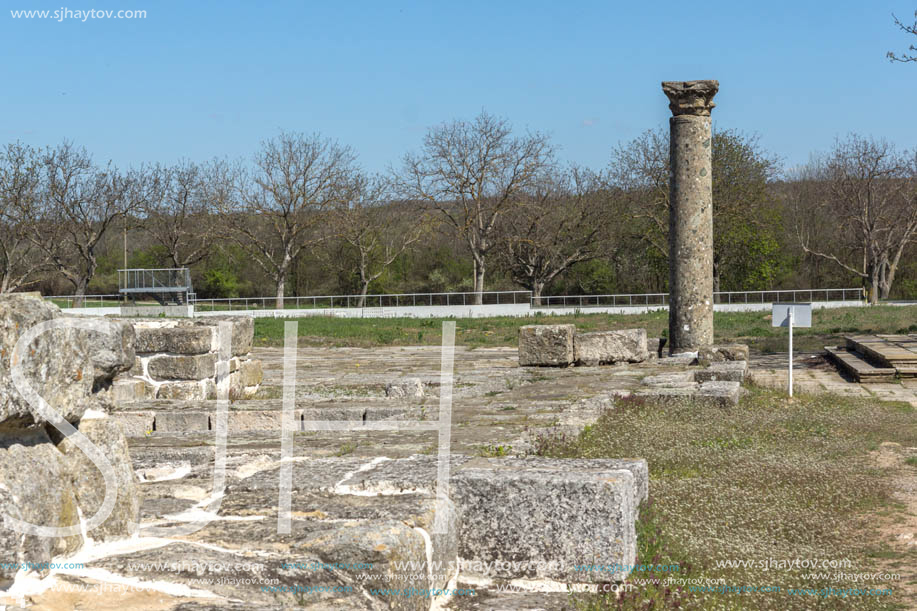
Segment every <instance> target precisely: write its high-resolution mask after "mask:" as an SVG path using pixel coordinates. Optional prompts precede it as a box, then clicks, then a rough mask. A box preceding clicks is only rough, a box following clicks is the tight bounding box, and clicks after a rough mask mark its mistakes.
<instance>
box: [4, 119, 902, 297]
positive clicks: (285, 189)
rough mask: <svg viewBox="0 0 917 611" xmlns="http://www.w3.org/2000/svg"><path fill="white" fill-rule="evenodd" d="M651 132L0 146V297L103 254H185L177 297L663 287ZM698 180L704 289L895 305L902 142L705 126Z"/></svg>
mask: <svg viewBox="0 0 917 611" xmlns="http://www.w3.org/2000/svg"><path fill="white" fill-rule="evenodd" d="M668 142H669V140H668V133H667V130H666V129H663V128H660V129H656V130H650V131H647V132H645V133H644V134H642V135H641V136H639V137H638V138H636V139H634V140H633V141H630V142H626V143H622V144H620V145H619V146H617V147H616V148H613V149H611V148H610V149H609V156H608V159H609V162H608V165H607V166H606V167H603V168H582V167H577V166H575V165H570V164H566V163H564V161H563V160H562V159H560V158H559V156H558V154H557V151H556V150H555V147H554V146H553V145H552V143H551V141H550V139H549V138H548V137H546V136H545V135H543V134H540V133H537V132H524V133H521V132H514V131H513V129H512V127H511V125H510V124H509V122H508V121H507V120H506V119H502V118H499V117H494V116H492V115H488V114H486V113H482V114H481V115H479V116H478V117H476V118H474V119H472V120H470V121H452V122H447V123H443V124H440V125H438V126H435V127H433V128H431V129H430V130H429V131H428V132H427V134H426V136H425V137H424V138H423V140H422V141H421V142H419V143H418V147H417V150H416V151H415V152H413V153H409V154H406V155H405V156H404V158H403V159H401V160H398V161H397V162H395V163H393V165H392V167H393V170H391V171H390V172H389V173H388V174H385V175H370V174H367V173H366V172H364V171H363V170H362V169H361V168H360V166H359V164H358V158H357V153H356V151H354V150H353V149H351V148H349V147H347V146H345V145H342V144H340V143H338V142H336V141H334V140H331V139H328V138H325V137H323V136H321V135H317V134H314V135H306V134H298V133H287V132H282V133H280V134H278V135H277V136H275V137H273V138H271V139H269V140H266V141H265V142H263V143H262V146H261V149H260V150H258V151H257V152H255V153H254V155H253V156H252V157H251V158H250V159H245V160H230V159H214V160H209V161H201V162H198V161H191V160H187V161H183V162H181V163H179V164H177V165H175V166H163V165H152V166H144V167H138V168H130V169H119V168H116V167H114V166H112V165H110V164H100V163H98V162H96V161H95V160H94V159H93V157H92V156H91V155H90V153H89V152H88V151H86V150H85V149H83V148H81V147H79V146H77V145H76V144H74V143H70V142H65V143H63V144H59V145H57V146H54V147H49V148H46V149H36V148H32V147H29V146H27V145H24V144H22V143H19V142H16V143H11V144H8V145H7V146H6V147H5V148H3V149H2V151H0V292H12V291H22V290H40V291H41V292H43V293H44V294H46V295H51V294H55V295H60V294H110V293H116V292H117V288H118V286H117V282H118V280H117V271H116V270H117V269H119V268H122V267H125V266H126V267H131V268H134V267H145V268H153V267H184V266H187V267H190V268H191V270H192V277H193V283H194V287H195V290H196V292H197V294H198V297H239V296H241V297H245V296H284V295H285V296H297V295H300V296H304V295H343V294H361V293H362V294H366V293H409V292H447V291H448V292H453V291H468V292H479V291H482V290H485V291H491V290H511V289H517V290H518V289H526V290H531V291H533V292H534V293H535V294H536V295H540V294H544V295H551V294H571V295H580V294H587V295H588V294H605V293H648V292H665V291H667V280H668V279H667V274H668V272H667V254H668V253H667V246H666V245H667V233H668V196H669V168H668ZM713 191H714V200H713V203H714V284H715V290H721V291H734V290H735V291H739V290H766V289H779V288H832V287H834V288H841V287H863V288H864V289H865V290H866V291H867V293H868V294H869V295H870V298H871V299H872V300H874V301H875V300H878V299H886V298H912V299H913V298H917V256H915V255H917V151H901V150H897V149H896V148H895V147H894V146H893V145H891V144H889V143H888V142H885V141H881V140H876V139H873V138H870V137H863V136H858V135H850V136H847V137H846V138H843V139H839V140H838V141H837V142H835V144H834V146H833V147H832V148H831V149H830V150H826V151H817V152H813V156H812V161H811V162H810V163H808V164H807V165H805V166H803V167H797V168H791V169H789V168H784V167H781V164H780V161H779V157H778V156H777V155H775V154H774V153H771V152H769V151H766V150H764V149H763V148H762V147H761V145H760V142H759V140H758V139H757V138H756V137H755V136H753V135H748V134H744V133H740V132H737V131H733V130H728V129H727V130H722V129H719V130H715V131H714V136H713ZM125 257H126V260H125Z"/></svg>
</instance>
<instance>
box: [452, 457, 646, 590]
mask: <svg viewBox="0 0 917 611" xmlns="http://www.w3.org/2000/svg"><path fill="white" fill-rule="evenodd" d="M527 462H529V461H527V460H526V459H516V460H513V459H510V460H505V459H502V460H501V459H476V460H473V461H469V462H468V463H466V464H465V465H463V466H462V468H461V469H460V470H459V471H458V472H457V473H456V474H455V476H454V478H453V480H452V494H453V499H454V500H455V503H456V507H457V508H458V511H459V513H460V515H461V527H460V533H459V555H460V557H462V558H463V559H465V560H470V561H471V562H472V563H474V562H475V561H479V562H480V563H481V565H482V566H487V567H489V570H490V574H487V575H485V576H486V577H491V578H493V577H497V578H503V579H516V578H525V579H553V580H556V581H562V582H564V583H585V582H608V581H619V580H622V579H623V578H624V577H626V572H624V571H621V570H618V571H614V570H613V567H615V565H633V564H634V559H635V556H636V531H635V527H634V520H635V516H636V505H637V502H638V495H639V494H642V492H638V491H637V485H636V482H635V477H634V473H633V472H632V471H631V470H628V469H614V468H609V466H610V465H607V464H596V465H595V466H592V465H589V464H588V463H590V462H592V461H587V460H583V461H576V462H577V465H576V467H575V468H571V466H570V465H569V464H565V463H566V462H567V461H562V460H559V461H552V460H544V459H542V460H537V459H536V460H535V461H531V462H529V464H526V463H527ZM596 462H597V463H602V462H603V461H596ZM584 565H588V566H591V567H595V566H601V567H607V570H582V567H583V566H584ZM578 569H579V570H578Z"/></svg>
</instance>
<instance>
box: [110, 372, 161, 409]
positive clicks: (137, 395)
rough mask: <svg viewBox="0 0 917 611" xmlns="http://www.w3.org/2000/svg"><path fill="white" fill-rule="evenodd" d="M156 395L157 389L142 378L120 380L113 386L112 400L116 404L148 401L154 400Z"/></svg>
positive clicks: (113, 383)
mask: <svg viewBox="0 0 917 611" xmlns="http://www.w3.org/2000/svg"><path fill="white" fill-rule="evenodd" d="M155 393H156V389H154V388H153V386H152V385H151V384H150V383H149V382H147V381H146V380H141V379H140V378H119V379H117V380H115V381H114V382H112V384H111V399H112V401H114V402H115V404H118V403H130V402H132V401H146V400H147V399H153V398H154V396H155Z"/></svg>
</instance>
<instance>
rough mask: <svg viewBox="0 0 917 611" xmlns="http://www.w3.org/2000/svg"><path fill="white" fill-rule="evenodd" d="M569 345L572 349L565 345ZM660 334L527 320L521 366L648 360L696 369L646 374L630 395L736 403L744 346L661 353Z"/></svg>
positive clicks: (521, 332) (521, 341) (743, 369)
mask: <svg viewBox="0 0 917 611" xmlns="http://www.w3.org/2000/svg"><path fill="white" fill-rule="evenodd" d="M570 344H572V346H573V350H572V351H570V350H569V345H570ZM664 345H665V339H664V338H663V339H653V340H648V339H647V337H646V330H645V329H626V330H623V331H599V332H594V333H579V332H577V331H576V328H575V326H574V325H528V326H525V327H521V328H520V329H519V364H520V365H522V366H543V367H544V366H553V367H558V366H560V367H564V366H569V365H582V366H594V365H611V364H617V363H642V362H647V361H653V362H655V363H657V364H659V365H674V366H682V367H683V366H699V368H697V369H693V370H688V371H679V372H677V373H666V374H660V375H650V376H647V377H646V378H644V379H643V386H644V388H641V389H640V390H638V391H636V392H635V394H636V395H638V396H643V397H646V398H652V399H656V400H659V401H673V400H683V399H687V398H696V399H700V400H703V401H710V402H713V403H715V404H717V405H722V406H731V405H737V404H738V402H739V397H741V395H742V386H741V384H742V381H743V380H744V379H745V373H746V371H747V370H748V346H746V345H744V344H726V345H721V346H707V347H704V348H701V349H700V350H699V351H698V354H697V355H696V356H695V355H694V354H680V355H676V356H672V357H662V354H661V353H662V347H663V346H664Z"/></svg>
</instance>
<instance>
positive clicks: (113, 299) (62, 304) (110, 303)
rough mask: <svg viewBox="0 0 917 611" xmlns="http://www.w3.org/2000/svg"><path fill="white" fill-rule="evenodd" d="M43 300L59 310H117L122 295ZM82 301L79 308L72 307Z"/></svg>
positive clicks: (64, 297)
mask: <svg viewBox="0 0 917 611" xmlns="http://www.w3.org/2000/svg"><path fill="white" fill-rule="evenodd" d="M45 299H47V300H48V301H51V302H53V303H54V304H56V305H57V307H59V308H72V307H82V308H117V307H119V306H120V305H121V303H122V301H123V299H124V295H120V294H118V295H84V296H83V297H79V296H77V295H47V296H45ZM81 300H82V304H83V305H81V306H74V304H76V303H79V302H80V301H81Z"/></svg>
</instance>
